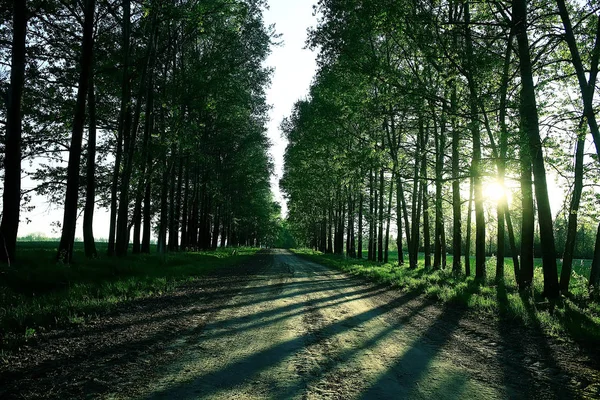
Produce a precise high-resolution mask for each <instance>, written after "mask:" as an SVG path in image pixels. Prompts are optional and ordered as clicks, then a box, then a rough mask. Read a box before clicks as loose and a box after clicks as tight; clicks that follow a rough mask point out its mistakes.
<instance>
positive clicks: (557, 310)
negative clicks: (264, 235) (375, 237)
mask: <svg viewBox="0 0 600 400" xmlns="http://www.w3.org/2000/svg"><path fill="white" fill-rule="evenodd" d="M293 251H294V252H295V253H296V254H298V255H300V256H302V257H305V258H307V259H309V260H311V261H314V262H317V263H320V264H323V265H327V266H330V267H334V268H338V269H341V270H342V271H345V272H348V273H350V274H354V275H359V276H362V277H366V278H368V279H370V280H373V281H375V282H379V283H385V284H389V285H392V286H394V287H398V288H400V289H402V290H407V291H417V292H418V293H423V294H425V295H426V296H428V297H431V298H433V299H436V300H438V301H440V302H442V303H452V304H456V305H459V306H464V307H468V308H470V309H473V310H475V311H477V312H478V313H481V314H483V315H486V316H487V317H491V318H502V319H503V321H506V322H515V323H524V324H526V325H528V326H531V327H535V328H540V329H542V330H543V331H545V332H546V333H547V334H550V335H551V336H554V337H556V338H561V339H565V338H571V339H573V340H575V341H578V342H580V343H582V344H585V345H597V344H598V343H600V304H599V303H598V302H594V301H590V299H589V293H588V288H587V276H589V268H590V262H589V261H579V260H578V261H577V262H575V263H574V264H575V265H574V269H575V271H574V272H573V277H572V279H571V286H570V295H569V296H568V297H562V298H561V299H559V300H557V301H554V302H552V303H550V302H548V301H546V300H545V299H543V298H542V291H543V275H542V269H541V260H536V269H535V275H534V285H533V293H532V295H530V296H526V295H523V294H522V293H520V292H519V290H518V288H517V286H516V283H515V279H514V267H513V263H512V259H509V258H507V259H506V260H505V276H504V281H503V282H501V283H498V282H496V281H495V279H493V278H494V275H495V268H496V259H495V258H494V257H490V258H488V261H487V271H488V276H489V278H488V279H486V280H485V281H484V282H479V281H477V280H476V279H475V278H474V276H468V277H467V276H465V275H464V273H463V274H459V275H455V274H453V273H452V271H451V270H450V269H451V265H452V257H448V266H447V268H446V269H444V270H432V269H426V268H424V256H423V255H422V254H421V255H420V256H419V266H418V268H416V269H409V268H408V267H407V266H406V264H405V265H402V266H399V265H398V263H397V260H398V257H397V253H391V252H390V260H391V261H390V262H389V263H381V264H380V263H376V262H370V261H366V260H356V259H351V258H346V257H343V256H336V255H331V254H323V253H321V252H317V251H314V250H310V249H295V250H293ZM405 261H407V257H405ZM474 265H475V263H474V260H472V263H471V266H472V267H471V268H472V269H474ZM559 268H560V265H559ZM472 273H474V271H473V272H472ZM559 273H560V272H559Z"/></svg>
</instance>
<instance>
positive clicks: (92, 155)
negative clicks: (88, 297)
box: [83, 71, 98, 258]
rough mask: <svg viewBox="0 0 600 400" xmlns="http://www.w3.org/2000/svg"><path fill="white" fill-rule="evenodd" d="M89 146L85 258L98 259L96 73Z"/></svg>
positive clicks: (91, 96) (90, 104) (91, 95)
mask: <svg viewBox="0 0 600 400" xmlns="http://www.w3.org/2000/svg"><path fill="white" fill-rule="evenodd" d="M88 114H89V115H88V146H87V160H86V171H85V209H84V211H83V246H84V249H85V256H86V257H88V258H96V257H97V256H98V253H97V251H96V242H95V241H94V229H93V224H94V208H95V204H96V94H95V90H94V73H93V71H92V72H91V73H90V87H89V90H88Z"/></svg>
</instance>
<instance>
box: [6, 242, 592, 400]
mask: <svg viewBox="0 0 600 400" xmlns="http://www.w3.org/2000/svg"><path fill="white" fill-rule="evenodd" d="M526 333H527V334H526V335H524V330H523V329H517V328H515V326H514V324H507V323H506V321H499V322H498V323H490V322H489V321H487V322H484V323H482V321H480V320H478V318H477V316H476V315H473V314H472V313H467V312H466V311H464V310H462V309H457V308H456V307H442V306H440V305H438V304H434V303H432V302H430V301H428V300H427V299H425V298H424V297H423V296H418V295H415V294H411V293H401V292H398V291H396V290H391V289H389V288H386V287H382V286H376V285H373V284H369V283H365V282H364V281H362V280H359V279H357V278H353V277H350V276H348V275H346V274H343V273H341V272H338V271H334V270H331V269H328V268H326V267H323V266H320V265H318V264H314V263H311V262H308V261H305V260H302V259H300V258H298V257H296V256H294V255H292V254H290V253H288V252H285V251H273V252H272V253H270V254H267V253H263V254H261V255H259V256H257V257H256V258H255V259H254V260H253V262H251V263H248V264H247V265H244V266H240V267H237V268H231V269H227V270H222V271H219V272H218V273H215V274H213V275H211V276H209V277H207V278H206V279H203V280H201V281H200V282H196V283H193V284H189V285H187V286H182V287H180V288H179V289H178V291H177V292H175V293H173V294H170V295H169V296H163V297H157V298H154V299H147V300H144V301H140V302H139V303H137V304H129V305H127V306H126V307H123V309H122V310H120V311H118V312H117V313H115V314H114V315H112V316H110V317H106V318H99V319H98V321H96V322H95V323H94V324H91V325H89V326H85V327H82V328H79V329H77V330H74V331H63V332H54V333H52V334H48V335H46V336H45V337H43V338H41V339H40V340H39V341H38V343H36V344H35V345H32V346H30V347H28V348H26V349H23V351H22V352H21V353H19V354H18V355H15V356H14V357H13V359H10V357H9V360H8V361H9V362H8V363H7V364H5V365H2V366H1V367H0V398H110V399H121V398H123V399H124V398H140V399H146V398H149V399H195V398H203V399H420V398H423V399H430V398H434V399H513V398H542V399H545V398H560V399H570V398H584V397H589V398H600V378H599V375H598V370H597V364H596V362H597V361H592V360H590V359H588V358H587V357H586V356H585V355H583V354H581V353H579V352H578V351H577V350H576V349H574V348H573V346H572V345H565V344H559V343H554V342H549V341H548V340H547V339H545V338H544V337H543V336H542V335H541V334H537V333H536V332H526ZM11 357H12V356H11Z"/></svg>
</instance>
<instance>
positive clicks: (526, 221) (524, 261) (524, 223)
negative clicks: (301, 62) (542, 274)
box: [519, 134, 535, 290]
mask: <svg viewBox="0 0 600 400" xmlns="http://www.w3.org/2000/svg"><path fill="white" fill-rule="evenodd" d="M524 136H525V135H524V134H523V135H522V137H521V140H527V138H526V137H524ZM531 186H532V182H531V159H530V158H529V148H528V147H527V145H526V144H524V145H522V146H521V213H522V217H521V260H520V274H519V288H520V289H521V290H526V289H527V288H528V287H530V286H531V283H532V281H533V244H534V230H535V218H534V210H533V192H532V189H531Z"/></svg>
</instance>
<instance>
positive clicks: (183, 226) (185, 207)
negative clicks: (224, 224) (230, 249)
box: [180, 156, 231, 251]
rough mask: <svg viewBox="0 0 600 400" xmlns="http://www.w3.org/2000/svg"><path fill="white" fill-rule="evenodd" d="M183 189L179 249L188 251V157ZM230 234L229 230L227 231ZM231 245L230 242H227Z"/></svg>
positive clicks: (187, 158)
mask: <svg viewBox="0 0 600 400" xmlns="http://www.w3.org/2000/svg"><path fill="white" fill-rule="evenodd" d="M184 181H185V188H184V190H183V210H182V213H181V242H180V243H181V245H180V248H181V249H182V250H183V251H187V250H188V238H187V223H188V202H189V198H190V161H189V156H188V157H186V165H185V177H184ZM229 233H231V230H229ZM229 243H230V244H231V241H230V242H229Z"/></svg>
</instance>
